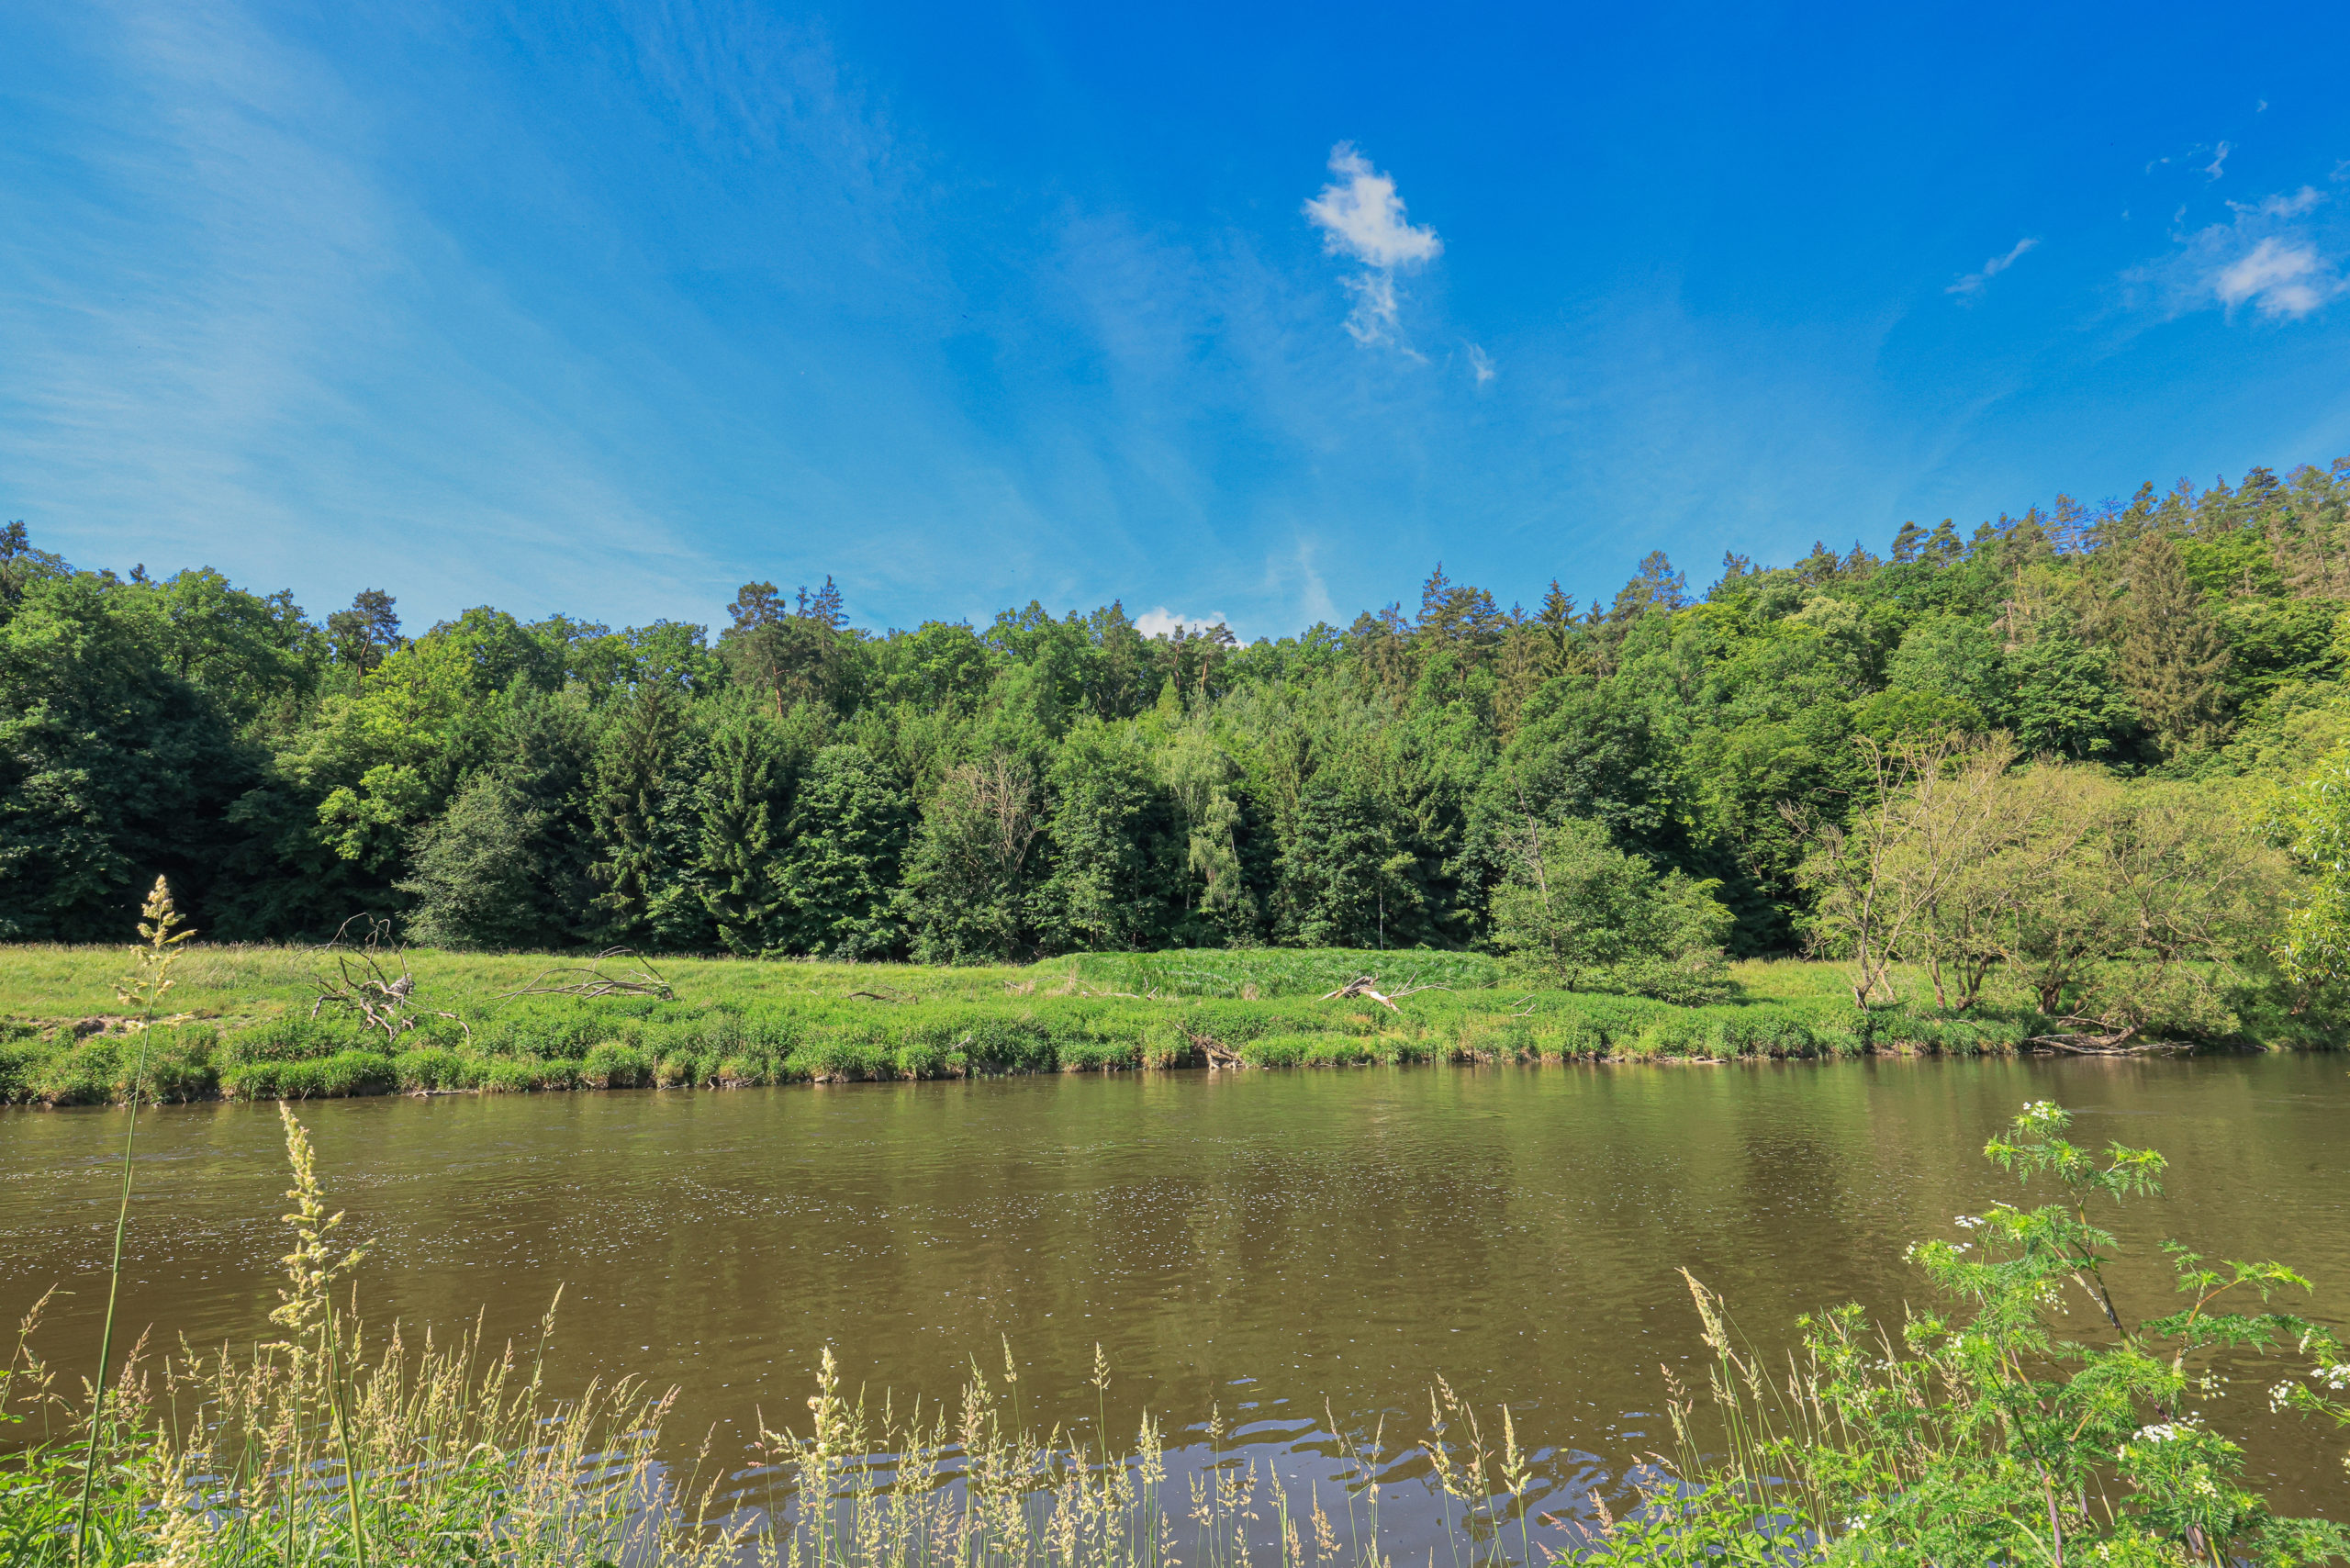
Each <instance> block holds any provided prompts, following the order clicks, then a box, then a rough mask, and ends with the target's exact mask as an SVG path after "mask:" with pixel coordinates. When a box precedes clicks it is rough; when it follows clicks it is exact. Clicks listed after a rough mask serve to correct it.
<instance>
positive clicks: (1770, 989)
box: [0, 945, 2330, 1105]
mask: <svg viewBox="0 0 2350 1568" xmlns="http://www.w3.org/2000/svg"><path fill="white" fill-rule="evenodd" d="M125 967H126V958H125V952H124V949H122V948H120V947H115V946H95V947H71V946H44V945H24V946H0V1100H5V1101H6V1102H9V1103H35V1104H45V1105H73V1104H92V1103H107V1102H110V1101H119V1100H121V1099H123V1098H124V1097H125V1096H127V1094H128V1092H129V1081H130V1077H131V1073H132V1070H133V1066H134V1062H135V1061H136V1057H137V1044H136V1039H135V1036H132V1035H131V1034H129V1032H127V1031H126V1029H125V1027H124V1025H125V1022H126V1021H125V1019H124V1018H123V1017H121V1016H120V1013H121V1003H120V1002H117V1000H116V999H115V996H114V983H115V981H116V980H117V978H118V977H119V976H120V974H121V973H122V971H123V969H125ZM353 974H358V975H359V976H360V978H361V979H363V980H364V978H365V974H364V971H359V970H354V971H350V972H346V971H344V970H343V969H340V968H339V967H338V966H337V965H336V964H334V963H333V962H331V961H330V960H329V958H327V957H326V956H323V955H321V954H320V953H319V952H318V951H316V950H313V949H305V948H287V947H238V946H195V947H191V948H189V949H187V950H186V952H185V956H184V957H183V958H182V959H181V960H180V962H179V963H178V965H177V967H176V968H175V969H174V970H173V977H174V981H175V983H174V986H173V990H172V991H171V992H170V994H169V996H168V999H167V1005H168V1006H169V1007H170V1008H172V1009H173V1010H174V1011H173V1014H172V1015H171V1017H170V1019H169V1021H168V1022H165V1023H162V1024H161V1025H158V1026H157V1027H156V1028H155V1029H154V1030H153V1031H152V1033H151V1036H150V1037H149V1040H148V1044H147V1055H146V1065H145V1069H144V1071H145V1081H146V1083H147V1085H148V1090H147V1092H148V1093H149V1094H151V1095H152V1096H155V1097H159V1098H162V1099H165V1100H179V1101H185V1100H203V1099H213V1098H228V1099H275V1098H316V1097H328V1096H338V1095H353V1094H382V1093H395V1092H409V1093H424V1092H464V1091H479V1092H532V1091H550V1090H579V1089H632V1088H686V1087H733V1086H743V1085H755V1084H777V1083H810V1082H812V1083H825V1082H841V1081H866V1080H890V1079H931V1078H964V1077H979V1076H989V1075H997V1074H1006V1073H1025V1072H1081V1071H1119V1070H1147V1069H1172V1068H1182V1067H1199V1066H1209V1065H1224V1066H1244V1067H1252V1068H1273V1067H1319V1066H1328V1067H1337V1066H1348V1065H1358V1064H1370V1063H1391V1064H1394V1063H1440V1062H1481V1063H1491V1062H1523V1063H1545V1062H1570V1061H1707V1060H1733V1059H1740V1058H1838V1057H1859V1056H1865V1055H1871V1054H1885V1053H1897V1054H1951V1055H1977V1054H1983V1053H2002V1052H2014V1051H2019V1050H2025V1049H2030V1048H2033V1047H2032V1042H2033V1041H2034V1039H2035V1037H2037V1036H2044V1035H2047V1034H2049V1033H2051V1032H2053V1031H2054V1030H2055V1029H2057V1028H2058V1025H2056V1024H2055V1023H2054V1022H2053V1021H2051V1020H2048V1019H2044V1018H2042V1017H2041V1016H2040V1015H2039V1014H2036V1013H2032V1012H2030V1011H2028V1010H2017V1009H2002V1008H1999V1007H1996V1006H1993V1007H1986V1008H1980V1009H1977V1010H1975V1011H1972V1012H1969V1013H1967V1014H1960V1015H1955V1016H1952V1015H1945V1014H1938V1013H1936V1012H1935V1011H1934V1010H1933V1009H1932V1008H1931V1006H1930V997H1931V992H1930V990H1929V989H1927V988H1925V987H1924V986H1923V985H1922V983H1921V982H1919V980H1918V979H1917V977H1908V980H1907V982H1906V983H1905V984H1904V987H1903V994H1904V996H1905V998H1907V999H1908V1000H1906V1001H1905V1002H1903V1003H1901V1004H1897V1005H1893V1006H1887V1007H1880V1008H1875V1009H1872V1010H1871V1011H1869V1012H1867V1013H1863V1012H1861V1011H1860V1010H1858V1009H1856V1008H1854V1007H1853V1006H1852V1002H1851V999H1850V996H1849V993H1848V992H1847V991H1846V990H1845V989H1844V986H1845V980H1844V975H1843V970H1842V969H1841V966H1837V965H1832V964H1822V963H1807V962H1801V961H1796V960H1774V961H1755V962H1748V963H1742V964H1738V965H1735V966H1733V967H1732V970H1731V978H1732V980H1733V981H1734V982H1735V983H1734V990H1733V993H1732V995H1731V996H1730V998H1729V999H1728V1000H1726V1001H1724V1002H1718V1003H1715V1004H1711V1005H1705V1006H1677V1005H1673V1004H1671V1003H1667V1002H1652V1001H1649V1000H1646V999H1643V998H1639V997H1628V996H1617V995H1611V994H1604V993H1595V992H1585V991H1525V990H1523V989H1520V988H1517V987H1515V986H1512V985H1510V984H1508V983H1507V980H1506V977H1505V975H1504V974H1503V972H1502V970H1501V969H1500V966H1499V965H1498V964H1496V963H1495V962H1494V960H1493V959H1491V958H1485V957H1483V956H1481V955H1475V954H1462V953H1427V952H1414V953H1365V952H1349V951H1343V950H1310V951H1298V950H1290V949H1257V950H1250V951H1241V952H1182V953H1162V954H1145V955H1115V954H1111V955H1094V954H1089V955H1077V956H1074V957H1069V958H1057V959H1049V960H1046V961H1045V962H1043V963H1039V964H1035V965H1031V966H1026V967H1000V968H969V969H948V968H931V967H924V966H919V965H902V964H821V963H805V962H790V961H761V960H754V959H741V958H685V959H674V960H660V961H658V962H657V963H655V965H653V966H652V967H650V968H649V969H643V968H640V967H639V966H638V965H637V964H636V963H635V961H634V960H631V959H626V958H622V959H618V960H610V961H607V962H605V963H604V964H602V965H601V966H600V968H599V969H598V968H594V967H592V966H588V965H586V964H583V963H582V962H581V961H580V960H577V959H571V958H555V957H549V956H546V955H533V954H509V955H477V954H452V953H440V952H432V951H425V950H420V951H416V952H412V953H409V954H407V955H405V956H404V958H402V959H400V960H398V961H396V962H392V963H390V964H389V965H388V967H387V968H386V970H385V974H386V976H387V977H388V978H389V979H390V980H392V981H394V982H395V983H397V982H398V981H399V980H401V978H402V977H403V976H405V978H406V980H407V981H408V982H409V984H410V986H411V989H410V990H408V991H407V992H406V993H405V994H404V995H403V996H402V998H401V1000H400V1002H399V1008H398V1011H397V1014H395V1015H394V1016H393V1017H392V1018H391V1019H390V1021H389V1023H388V1024H387V1025H376V1024H371V1023H370V1022H369V1020H368V1019H367V1018H366V1017H364V1015H363V1014H362V1013H361V1012H360V1010H358V1009H356V1008H354V1007H352V1006H348V1005H344V1004H342V1003H340V1002H329V1003H328V1004H327V1005H326V1006H324V1007H323V1008H320V1009H319V1012H318V1015H317V1016H315V1017H314V1016H312V1008H313V1004H314V1003H315V1002H317V1000H318V997H319V983H318V982H319V979H320V978H321V977H323V979H324V980H326V981H327V982H328V983H329V984H330V985H334V986H342V987H344V988H345V989H346V991H348V990H349V989H350V981H351V979H352V975H353ZM1359 976H1371V977H1373V980H1374V984H1373V986H1372V987H1371V991H1374V992H1376V993H1377V994H1376V995H1372V994H1360V995H1352V996H1339V997H1336V998H1332V997H1330V996H1328V994H1327V993H1328V992H1330V991H1336V990H1338V989H1340V988H1342V987H1344V986H1345V985H1346V984H1347V982H1348V981H1349V980H1354V979H1356V978H1357V977H1359ZM599 977H600V980H602V981H618V982H621V990H618V991H606V993H604V994H588V993H590V992H595V991H604V990H605V987H604V986H603V985H602V984H599ZM630 988H634V989H630ZM662 992H666V995H665V994H661V993H662ZM1382 998H1383V999H1384V1000H1382ZM2207 1043H2214V1042H2207ZM2216 1043H2223V1044H2228V1045H2233V1046H2235V1047H2239V1048H2243V1047H2308V1046H2323V1045H2326V1044H2329V1043H2330V1041H2329V1040H2328V1039H2327V1037H2326V1036H2325V1035H2324V1034H2323V1032H2322V1031H2321V1030H2320V1029H2319V1028H2318V1027H2317V1026H2315V1025H2313V1024H2311V1022H2310V1021H2308V1020H2306V1019H2300V1020H2296V1019H2291V1018H2288V1017H2283V1016H2278V1017H2275V1018H2270V1019H2264V1020H2260V1021H2258V1022H2257V1023H2255V1024H2253V1025H2247V1032H2246V1033H2245V1034H2244V1035H2241V1036H2232V1037H2230V1038H2228V1039H2226V1040H2224V1041H2221V1042H2216Z"/></svg>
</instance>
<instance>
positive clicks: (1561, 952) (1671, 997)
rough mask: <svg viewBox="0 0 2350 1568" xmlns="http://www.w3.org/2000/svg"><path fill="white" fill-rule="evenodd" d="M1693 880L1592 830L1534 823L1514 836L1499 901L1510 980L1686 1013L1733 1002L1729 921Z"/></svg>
mask: <svg viewBox="0 0 2350 1568" xmlns="http://www.w3.org/2000/svg"><path fill="white" fill-rule="evenodd" d="M1718 886H1720V884H1719V883H1718V882H1696V881H1692V880H1690V879H1688V878H1687V877H1685V876H1683V875H1682V874H1681V873H1680V872H1679V871H1668V872H1666V873H1665V874H1664V875H1663V876H1662V877H1659V876H1658V875H1657V872H1656V868H1655V867H1653V866H1651V864H1650V863H1649V862H1648V861H1646V860H1643V859H1641V858H1640V857H1638V856H1636V855H1627V854H1626V853H1624V851H1622V850H1620V849H1618V848H1617V847H1616V846H1615V845H1614V844H1613V843H1611V842H1610V841H1609V839H1608V836H1607V832H1606V829H1605V828H1602V827H1601V826H1600V825H1599V824H1598V823H1588V822H1577V821H1572V820H1570V821H1567V822H1563V823H1558V824H1557V825H1555V826H1551V827H1547V828H1546V827H1541V826H1538V825H1537V824H1535V823H1530V822H1529V823H1527V824H1526V825H1525V827H1524V828H1522V829H1521V830H1520V831H1519V832H1518V833H1517V834H1514V835H1513V842H1512V845H1511V857H1510V869H1509V879H1508V880H1507V881H1506V882H1505V884H1504V885H1503V887H1502V889H1501V890H1500V891H1499V892H1497V893H1495V894H1494V946H1496V947H1498V948H1500V949H1501V950H1502V952H1503V953H1504V954H1505V955H1507V957H1508V958H1509V961H1510V969H1511V971H1512V973H1513V974H1516V975H1517V976H1519V977H1522V978H1523V979H1524V980H1527V981H1528V982H1529V983H1534V984H1541V985H1555V986H1560V987H1563V988H1564V989H1566V990H1569V991H1574V990H1578V989H1580V988H1582V987H1583V986H1584V985H1586V984H1590V985H1595V986H1597V987H1598V988H1599V989H1601V990H1606V991H1629V992H1631V993H1633V994H1634V995H1638V996H1650V997H1654V998H1656V999H1657V1000H1659V1001H1661V1002H1677V1003H1680V1004H1682V1005H1684V1006H1691V1005H1695V1004H1697V1003H1700V1002H1716V1001H1719V1000H1720V999H1721V998H1723V997H1725V996H1727V995H1729V990H1730V987H1729V971H1728V969H1726V967H1725V965H1724V963H1723V959H1722V945H1723V944H1724V943H1725V942H1727V941H1728V940H1729V930H1730V925H1731V924H1732V918H1731V915H1730V913H1729V910H1727V909H1725V908H1724V907H1722V904H1721V902H1720V901H1719V900H1718V899H1716V898H1715V897H1714V890H1715V889H1716V888H1718Z"/></svg>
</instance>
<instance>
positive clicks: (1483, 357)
mask: <svg viewBox="0 0 2350 1568" xmlns="http://www.w3.org/2000/svg"><path fill="white" fill-rule="evenodd" d="M1469 374H1470V375H1472V376H1474V377H1476V380H1477V385H1478V386H1483V385H1485V383H1487V382H1488V381H1491V380H1492V379H1493V378H1494V376H1496V375H1500V374H1501V373H1500V372H1499V371H1497V370H1495V369H1494V356H1493V355H1491V354H1489V353H1486V352H1485V351H1484V350H1483V348H1482V347H1480V346H1479V345H1478V344H1476V343H1471V344H1470V345H1469Z"/></svg>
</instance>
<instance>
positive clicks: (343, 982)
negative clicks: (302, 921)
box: [310, 914, 474, 1044]
mask: <svg viewBox="0 0 2350 1568" xmlns="http://www.w3.org/2000/svg"><path fill="white" fill-rule="evenodd" d="M363 920H364V921H365V922H366V923H367V935H366V938H365V939H364V941H362V942H360V943H359V944H358V945H357V946H352V945H350V943H349V941H348V938H349V936H350V935H351V928H352V926H353V925H354V924H357V923H358V922H360V921H363ZM319 951H320V952H330V953H332V954H334V958H335V970H336V975H335V978H333V979H330V978H328V977H327V976H326V975H323V974H313V975H312V976H311V977H310V983H311V984H312V985H313V986H315V987H317V988H318V993H319V994H318V995H317V997H316V998H315V999H313V1000H312V1002H310V1016H311V1017H312V1018H314V1019H315V1018H316V1017H318V1015H319V1012H320V1010H322V1009H324V1008H327V1007H347V1008H349V1009H351V1011H353V1013H356V1014H359V1016H360V1017H362V1018H364V1019H365V1020H366V1022H367V1026H368V1027H369V1028H371V1029H381V1030H382V1031H383V1032H384V1038H385V1042H386V1044H397V1042H398V1040H399V1037H400V1036H402V1035H405V1034H407V1033H408V1031H409V1030H410V1029H413V1028H415V1027H416V1015H417V1014H423V1015H425V1016H427V1017H432V1018H446V1019H448V1020H449V1021H450V1022H451V1023H453V1024H454V1025H456V1026H457V1027H458V1028H460V1029H463V1030H464V1032H465V1038H466V1039H467V1040H468V1041H470V1040H471V1039H472V1038H473V1037H474V1031H473V1025H470V1024H468V1023H466V1022H465V1021H464V1019H463V1018H460V1017H458V1016H457V1015H456V1014H453V1013H444V1012H442V1010H441V1009H439V1008H437V1007H424V1008H417V1007H413V1006H412V1004H413V1002H414V1001H415V998H416V977H415V976H414V975H412V974H410V973H408V951H407V949H406V948H404V947H402V946H400V945H399V944H398V943H397V942H396V941H394V940H393V939H392V923H391V922H390V921H389V920H385V919H380V918H378V917H376V916H374V915H368V914H354V915H353V916H352V917H351V918H350V919H349V920H346V921H344V922H343V923H342V924H341V925H339V926H337V927H336V928H335V934H334V938H333V940H331V941H330V942H328V943H327V944H326V946H323V947H321V948H320V949H319ZM386 958H390V959H392V960H394V961H396V962H397V964H398V966H399V972H398V973H397V974H395V973H394V972H393V970H392V965H391V963H387V962H386Z"/></svg>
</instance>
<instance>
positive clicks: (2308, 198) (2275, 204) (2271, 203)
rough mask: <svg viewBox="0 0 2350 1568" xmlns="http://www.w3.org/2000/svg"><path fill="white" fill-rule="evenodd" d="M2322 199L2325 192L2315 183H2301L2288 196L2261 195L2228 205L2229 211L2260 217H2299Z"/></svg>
mask: <svg viewBox="0 0 2350 1568" xmlns="http://www.w3.org/2000/svg"><path fill="white" fill-rule="evenodd" d="M2324 199H2325V194H2324V193H2323V192H2322V191H2320V190H2319V189H2318V188H2317V187H2316V186H2315V185H2303V186H2302V187H2301V188H2300V190H2297V191H2295V192H2293V193H2292V194H2291V195H2290V196H2284V195H2278V196H2263V197H2262V198H2261V199H2260V200H2258V201H2254V202H2242V201H2232V202H2230V203H2228V207H2229V209H2230V210H2231V211H2234V212H2241V213H2249V214H2252V215H2254V216H2255V217H2260V218H2299V217H2300V215H2301V214H2303V213H2305V212H2309V211H2311V210H2313V209H2314V208H2315V207H2317V205H2318V204H2319V203H2320V202H2322V201H2323V200H2324Z"/></svg>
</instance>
